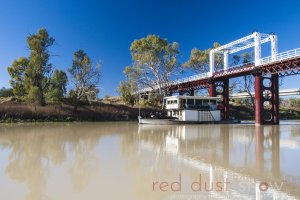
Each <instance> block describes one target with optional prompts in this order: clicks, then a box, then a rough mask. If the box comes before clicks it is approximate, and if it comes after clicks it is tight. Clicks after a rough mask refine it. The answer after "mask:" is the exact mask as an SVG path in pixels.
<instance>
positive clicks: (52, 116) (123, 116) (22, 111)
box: [0, 102, 155, 122]
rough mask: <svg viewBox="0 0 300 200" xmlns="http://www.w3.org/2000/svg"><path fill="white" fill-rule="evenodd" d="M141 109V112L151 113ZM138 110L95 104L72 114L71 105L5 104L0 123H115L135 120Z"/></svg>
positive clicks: (122, 106) (1, 110)
mask: <svg viewBox="0 0 300 200" xmlns="http://www.w3.org/2000/svg"><path fill="white" fill-rule="evenodd" d="M154 110H155V109H153V108H143V109H142V112H146V113H147V112H149V113H150V112H151V111H152V112H153V111H154ZM137 116H138V108H131V107H128V106H125V105H115V104H105V103H97V104H95V105H83V106H79V107H78V109H77V111H76V112H74V107H73V106H72V105H67V104H62V105H47V106H37V105H31V104H28V103H17V102H6V103H1V104H0V121H4V122H9V121H116V120H136V119H137Z"/></svg>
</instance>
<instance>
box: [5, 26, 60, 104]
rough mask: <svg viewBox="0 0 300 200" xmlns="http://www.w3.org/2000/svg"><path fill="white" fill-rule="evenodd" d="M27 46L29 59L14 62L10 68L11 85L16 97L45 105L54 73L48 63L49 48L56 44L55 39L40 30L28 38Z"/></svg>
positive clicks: (43, 30) (44, 30) (45, 31)
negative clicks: (23, 97) (52, 73)
mask: <svg viewBox="0 0 300 200" xmlns="http://www.w3.org/2000/svg"><path fill="white" fill-rule="evenodd" d="M27 44H28V47H29V50H30V55H29V58H28V59H27V58H23V57H22V58H20V59H18V60H14V61H13V63H12V65H11V66H10V67H8V73H9V74H10V76H11V81H10V84H11V86H12V88H13V91H14V94H15V95H16V96H18V97H21V96H25V97H26V96H27V99H28V100H30V102H37V103H38V104H39V105H44V104H45V93H46V91H47V90H48V86H49V82H50V74H51V72H52V65H51V64H49V63H48V62H49V57H50V53H49V50H48V48H49V47H51V46H52V45H53V44H54V38H52V37H50V36H49V34H48V32H47V30H46V29H40V30H39V31H38V33H37V34H35V35H30V36H28V37H27ZM33 98H35V99H33Z"/></svg>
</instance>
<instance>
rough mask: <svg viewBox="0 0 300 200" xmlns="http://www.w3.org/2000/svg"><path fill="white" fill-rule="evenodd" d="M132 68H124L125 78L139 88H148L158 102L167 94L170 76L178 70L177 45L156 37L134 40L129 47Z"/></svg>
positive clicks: (150, 36)
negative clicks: (154, 94)
mask: <svg viewBox="0 0 300 200" xmlns="http://www.w3.org/2000/svg"><path fill="white" fill-rule="evenodd" d="M130 52H131V56H132V60H133V66H131V67H126V69H125V71H124V73H125V75H126V76H128V77H129V78H131V79H132V80H133V81H134V82H136V84H137V86H138V87H139V88H144V87H150V88H152V89H153V90H155V91H157V92H158V97H159V99H160V100H162V98H163V97H164V96H166V95H167V93H168V87H169V86H170V81H171V76H172V75H174V74H175V72H176V69H178V67H179V64H178V59H177V56H178V54H179V44H178V43H177V42H172V43H169V42H168V40H167V39H163V38H160V37H159V36H157V35H148V36H147V37H146V38H141V39H139V40H134V41H133V42H132V43H131V46H130Z"/></svg>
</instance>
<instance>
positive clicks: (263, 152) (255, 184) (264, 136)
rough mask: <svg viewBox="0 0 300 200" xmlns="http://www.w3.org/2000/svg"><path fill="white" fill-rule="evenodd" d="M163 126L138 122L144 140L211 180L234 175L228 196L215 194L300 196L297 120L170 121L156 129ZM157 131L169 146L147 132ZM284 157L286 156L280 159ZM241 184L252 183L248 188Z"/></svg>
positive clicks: (251, 196)
mask: <svg viewBox="0 0 300 200" xmlns="http://www.w3.org/2000/svg"><path fill="white" fill-rule="evenodd" d="M161 128H162V127H159V128H158V127H154V126H149V125H142V126H140V128H139V134H140V136H139V137H140V138H142V140H143V138H145V140H144V142H141V146H146V148H149V146H153V147H154V148H159V149H164V150H162V151H165V152H168V153H170V154H173V155H174V156H176V158H177V159H179V161H180V162H182V163H186V164H187V165H190V166H194V167H196V168H198V169H200V171H201V172H206V174H207V176H208V178H207V180H208V181H209V182H212V181H213V180H214V177H220V176H221V178H223V179H225V178H229V179H231V180H232V187H231V191H230V192H228V193H226V194H223V195H225V196H222V195H221V194H220V193H219V194H213V193H211V194H210V196H211V197H214V198H228V197H229V198H231V199H240V198H242V197H243V198H250V199H253V198H254V199H261V198H263V199H265V198H273V199H288V198H291V199H294V196H295V197H298V198H299V197H300V192H299V191H300V176H299V174H300V173H299V172H297V173H292V171H297V168H298V166H299V162H298V161H296V162H295V159H296V158H297V157H299V155H300V152H299V151H300V140H299V139H300V138H299V133H300V128H299V125H291V126H284V125H281V126H253V125H220V126H218V125H213V126H177V127H174V126H170V127H163V129H165V130H158V129H161ZM157 132H160V133H161V134H162V135H164V136H165V137H164V138H163V140H164V142H163V143H164V144H165V147H163V146H161V145H160V144H159V143H157V140H156V139H155V138H153V140H152V141H150V140H149V136H151V135H153V134H152V133H156V134H157ZM160 141H162V140H160ZM150 143H151V144H150ZM160 143H161V142H160ZM144 148H145V147H144ZM281 157H283V158H284V159H283V160H281ZM281 165H282V166H283V168H282V169H281ZM287 165H289V166H288V168H287ZM289 168H293V170H290V169H289ZM249 183H251V184H249ZM261 183H263V184H262V185H260V184H261ZM264 183H267V184H268V186H269V188H270V189H268V190H267V191H266V192H264V191H261V190H264V189H266V188H265V184H264ZM242 184H244V186H245V185H247V187H249V188H247V189H245V187H244V186H243V185H242ZM276 186H278V187H276ZM280 186H281V187H280ZM260 187H261V188H260ZM271 187H272V188H271Z"/></svg>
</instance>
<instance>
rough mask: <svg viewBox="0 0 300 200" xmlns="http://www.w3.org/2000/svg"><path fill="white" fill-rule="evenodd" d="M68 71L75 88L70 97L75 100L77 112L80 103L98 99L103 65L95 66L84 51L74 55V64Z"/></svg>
mask: <svg viewBox="0 0 300 200" xmlns="http://www.w3.org/2000/svg"><path fill="white" fill-rule="evenodd" d="M68 71H69V73H70V75H71V78H72V81H73V83H74V86H75V89H74V90H73V91H72V92H70V95H71V96H72V98H73V99H74V105H75V110H76V109H77V105H78V101H80V100H83V99H87V100H88V101H89V102H91V100H92V99H95V98H96V97H97V94H98V93H99V90H98V85H99V84H100V79H101V65H100V64H99V63H98V64H96V65H95V66H93V65H92V62H91V60H90V58H89V56H88V55H87V54H86V53H85V52H84V51H83V50H78V51H76V52H75V53H74V57H73V64H72V66H71V68H70V69H69V70H68Z"/></svg>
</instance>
